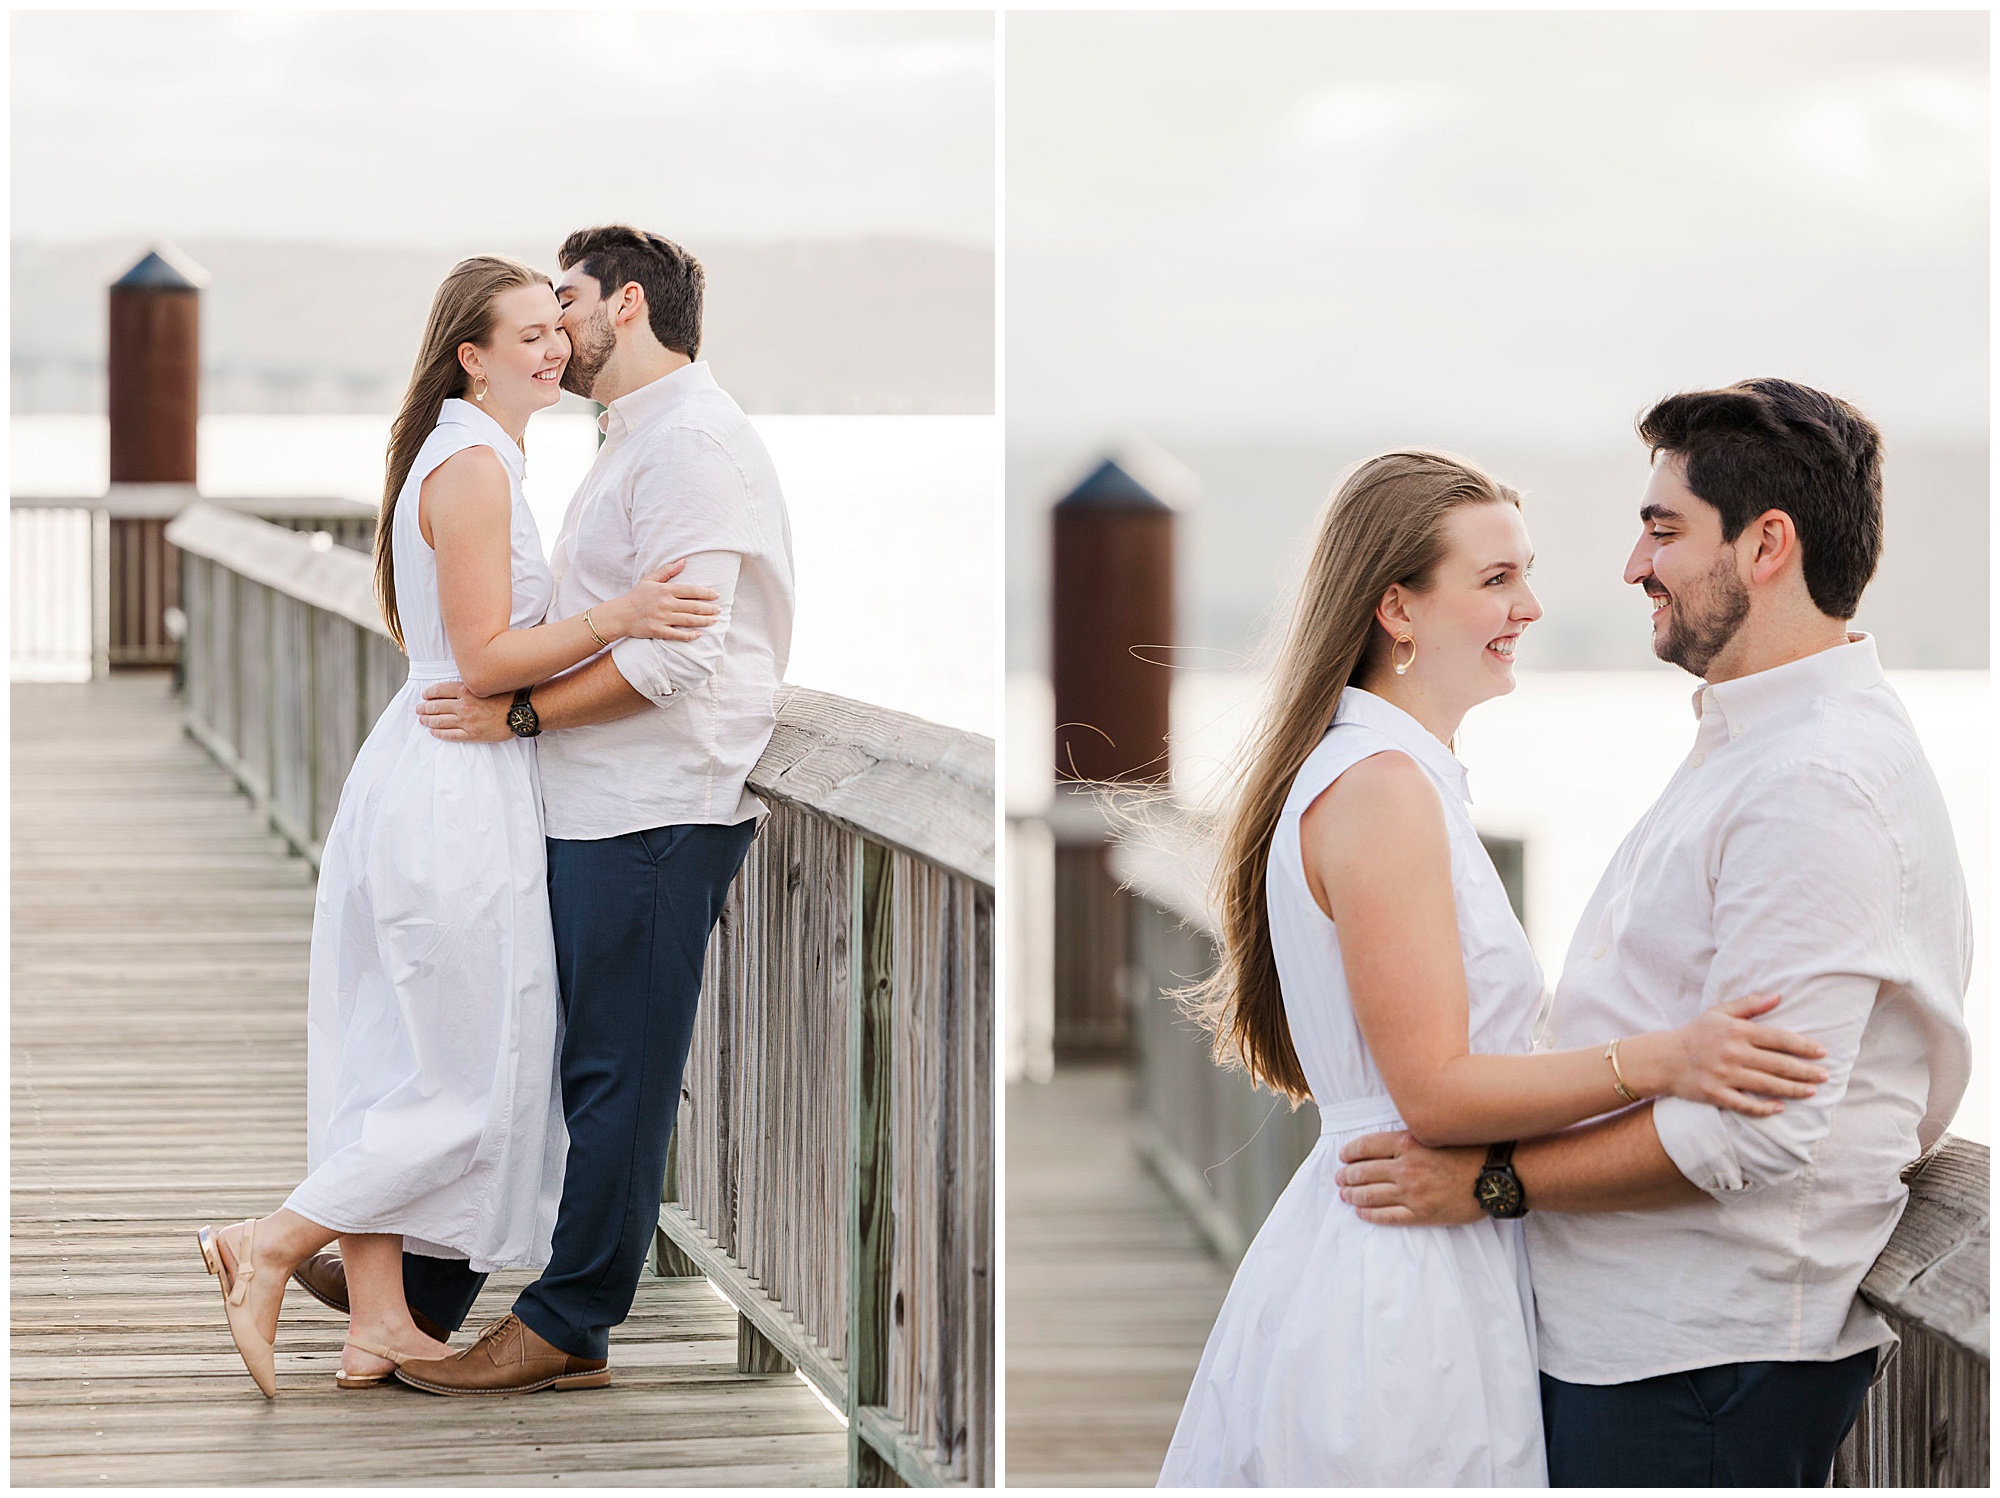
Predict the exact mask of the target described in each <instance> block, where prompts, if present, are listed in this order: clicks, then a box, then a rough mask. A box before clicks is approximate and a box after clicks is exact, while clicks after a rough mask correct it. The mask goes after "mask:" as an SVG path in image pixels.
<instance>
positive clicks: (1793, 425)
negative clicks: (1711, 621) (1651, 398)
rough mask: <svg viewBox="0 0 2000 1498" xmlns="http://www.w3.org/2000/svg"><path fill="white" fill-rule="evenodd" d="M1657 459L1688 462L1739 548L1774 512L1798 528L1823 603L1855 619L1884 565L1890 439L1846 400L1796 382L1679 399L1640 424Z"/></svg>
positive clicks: (1810, 585) (1815, 596)
mask: <svg viewBox="0 0 2000 1498" xmlns="http://www.w3.org/2000/svg"><path fill="white" fill-rule="evenodd" d="M1639 436H1640V437H1641V438H1642V439H1643V440H1644V441H1645V443H1646V445H1647V447H1649V448H1651V449H1652V451H1653V452H1654V454H1655V455H1657V454H1659V453H1663V452H1664V453H1675V454H1678V455H1679V456H1680V457H1682V458H1683V459H1685V460H1686V462H1687V486H1688V488H1689V489H1691V490H1693V491H1694V494H1695V497H1696V498H1698V499H1700V500H1701V501H1703V502H1704V503H1705V504H1709V505H1712V506H1713V507H1714V508H1715V510H1716V511H1717V512H1718V513H1719V514H1720V515H1721V516H1722V539H1723V540H1725V541H1734V540H1735V539H1736V538H1737V537H1738V536H1740V535H1742V534H1743V528H1744V527H1745V526H1746V525H1748V524H1749V523H1750V522H1751V521H1753V520H1755V519H1756V518H1757V517H1758V516H1759V515H1761V514H1763V513H1764V512H1765V511H1766V510H1783V511H1784V512H1785V513H1786V514H1787V515H1789V516H1791V517H1792V525H1793V527H1794V528H1795V529H1796V530H1797V531H1798V536H1799V558H1800V563H1801V565H1802V566H1803V568H1804V570H1805V579H1806V591H1807V592H1808V593H1810V594H1811V595H1812V601H1813V606H1814V607H1815V608H1817V609H1818V610H1819V611H1820V612H1821V613H1822V614H1825V615H1826V616H1827V617H1828V618H1831V619H1852V618H1853V617H1854V614H1855V611H1856V610H1857V609H1858V608H1859V607H1860V605H1861V590H1862V589H1864V588H1866V587H1867V586H1868V582H1869V579H1870V578H1872V577H1874V576H1875V567H1876V564H1877V563H1878V562H1880V561H1881V559H1882V434H1881V433H1880V432H1878V431H1876V430H1875V426H1874V423H1872V422H1871V421H1869V419H1868V418H1867V417H1865V416H1863V415H1862V414H1861V413H1860V412H1859V411H1857V410H1855V409H1854V407H1852V406H1850V405H1849V404H1848V403H1847V402H1846V401H1844V400H1841V399H1840V398H1839V397H1837V396H1832V395H1828V394H1826V393H1825V392H1824V391H1819V390H1814V389H1811V388H1810V387H1808V386H1805V385H1795V384H1793V383H1792V382H1791V381H1790V380H1742V381H1739V382H1738V383H1737V384H1734V385H1729V386H1726V387H1725V388H1723V389H1721V390H1697V391H1692V392H1689V393H1687V394H1684V395H1670V396H1668V397H1667V398H1666V399H1665V400H1663V401H1661V402H1660V403H1659V404H1658V405H1656V406H1654V407H1653V409H1652V410H1650V411H1648V412H1647V413H1646V414H1645V415H1644V416H1642V417H1640V418H1639Z"/></svg>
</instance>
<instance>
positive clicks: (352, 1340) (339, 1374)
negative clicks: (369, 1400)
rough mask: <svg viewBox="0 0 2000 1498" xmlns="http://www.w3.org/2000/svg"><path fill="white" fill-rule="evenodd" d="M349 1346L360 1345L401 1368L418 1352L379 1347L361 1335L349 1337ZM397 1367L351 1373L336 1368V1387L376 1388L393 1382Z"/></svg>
mask: <svg viewBox="0 0 2000 1498" xmlns="http://www.w3.org/2000/svg"><path fill="white" fill-rule="evenodd" d="M347 1345H348V1346H349V1347H358V1348H360V1349H361V1350H362V1351H363V1352H365V1353H368V1354H369V1355H370V1356H372V1357H378V1358H387V1359H388V1360H389V1361H390V1362H392V1363H394V1364H395V1365H396V1368H400V1367H402V1366H403V1364H405V1363H407V1362H409V1361H410V1359H411V1358H412V1357H414V1356H416V1354H414V1353H408V1352H397V1351H396V1350H395V1349H394V1348H393V1347H377V1346H376V1345H375V1344H374V1343H373V1342H364V1341H362V1340H361V1339H360V1338H359V1337H349V1338H348V1339H347ZM396 1368H391V1369H390V1370H389V1371H388V1372H386V1373H349V1372H348V1371H347V1370H346V1369H345V1368H336V1369H335V1370H334V1374H333V1383H334V1387H335V1388H338V1389H375V1388H380V1387H381V1386H382V1385H383V1384H386V1383H389V1382H391V1381H392V1380H393V1379H394V1378H395V1376H396Z"/></svg>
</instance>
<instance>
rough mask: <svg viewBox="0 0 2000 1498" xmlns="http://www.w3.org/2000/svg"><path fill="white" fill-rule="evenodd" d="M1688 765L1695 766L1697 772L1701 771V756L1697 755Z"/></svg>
mask: <svg viewBox="0 0 2000 1498" xmlns="http://www.w3.org/2000/svg"><path fill="white" fill-rule="evenodd" d="M1688 763H1689V764H1691V765H1693V766H1694V767H1695V768H1696V769H1697V770H1699V769H1700V768H1701V756H1700V755H1699V754H1697V755H1695V756H1694V757H1693V758H1692V759H1690V760H1689V761H1688Z"/></svg>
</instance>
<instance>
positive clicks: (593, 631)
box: [583, 609, 1623, 1091]
mask: <svg viewBox="0 0 2000 1498" xmlns="http://www.w3.org/2000/svg"><path fill="white" fill-rule="evenodd" d="M583 627H584V628H585V629H587V630H589V631H590V637H591V639H593V640H595V641H597V643H598V645H599V646H600V647H602V648H604V649H607V650H608V649H609V648H610V646H611V642H610V641H609V640H607V639H605V638H604V636H603V635H601V634H599V633H598V632H597V626H596V625H595V624H592V623H591V622H590V610H589V609H585V610H584V611H583ZM1620 1090H1621V1091H1622V1090H1623V1089H1620Z"/></svg>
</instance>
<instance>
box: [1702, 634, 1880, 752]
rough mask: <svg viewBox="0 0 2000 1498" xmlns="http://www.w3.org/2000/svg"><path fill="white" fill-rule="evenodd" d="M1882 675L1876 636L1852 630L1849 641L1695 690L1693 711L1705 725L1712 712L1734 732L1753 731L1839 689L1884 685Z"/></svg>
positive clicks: (1792, 714) (1705, 725) (1852, 689)
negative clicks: (1854, 632) (1768, 668)
mask: <svg viewBox="0 0 2000 1498" xmlns="http://www.w3.org/2000/svg"><path fill="white" fill-rule="evenodd" d="M1883 680H1884V677H1883V675H1882V661H1881V658H1880V657H1879V656H1878V655H1877V654H1876V653H1875V638H1874V636H1872V635H1863V634H1849V635H1848V637H1847V643H1846V644H1845V645H1835V646H1833V647H1832V648H1830V649H1827V650H1816V651H1814V652H1813V653H1812V654H1811V655H1808V656H1801V657H1800V658H1799V659H1798V660H1795V661H1787V662H1785V664H1784V665H1782V666H1773V667H1771V669H1770V670H1768V671H1753V672H1751V673H1750V675H1748V676H1739V677H1736V678H1735V679H1734V680H1732V681H1718V682H1716V683H1714V684H1713V685H1704V686H1702V687H1700V688H1698V689H1697V690H1696V691H1695V694H1694V715H1695V717H1697V718H1699V719H1702V720H1704V721H1703V726H1704V727H1707V726H1708V724H1707V721H1706V720H1707V716H1708V714H1710V713H1714V714H1716V723H1717V724H1718V725H1719V726H1721V727H1724V728H1727V729H1729V730H1730V731H1731V732H1732V733H1735V732H1739V731H1740V732H1749V731H1751V730H1754V729H1756V728H1758V727H1759V726H1761V725H1764V724H1768V723H1775V722H1783V721H1785V720H1786V719H1789V718H1793V717H1796V716H1797V715H1798V713H1799V712H1800V711H1801V710H1803V709H1805V708H1807V707H1809V706H1810V705H1811V704H1812V703H1813V702H1815V701H1817V700H1818V699H1819V698H1821V697H1826V696H1830V695H1831V694H1833V693H1835V692H1858V691H1861V690H1864V689H1865V688H1868V687H1871V686H1877V685H1880V684H1881V682H1882V681H1883Z"/></svg>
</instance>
